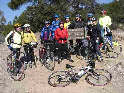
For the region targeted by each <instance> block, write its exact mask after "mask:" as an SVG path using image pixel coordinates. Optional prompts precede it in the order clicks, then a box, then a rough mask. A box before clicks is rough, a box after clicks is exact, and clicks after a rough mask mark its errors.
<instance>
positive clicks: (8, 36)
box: [5, 31, 13, 45]
mask: <svg viewBox="0 0 124 93" xmlns="http://www.w3.org/2000/svg"><path fill="white" fill-rule="evenodd" d="M12 34H13V31H11V32H10V33H9V34H8V35H7V36H6V37H5V43H6V44H7V45H9V38H10V37H11V36H12Z"/></svg>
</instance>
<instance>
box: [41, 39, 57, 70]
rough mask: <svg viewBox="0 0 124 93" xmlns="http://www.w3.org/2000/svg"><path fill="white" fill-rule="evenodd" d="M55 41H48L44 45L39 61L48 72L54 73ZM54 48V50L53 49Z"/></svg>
mask: <svg viewBox="0 0 124 93" xmlns="http://www.w3.org/2000/svg"><path fill="white" fill-rule="evenodd" d="M53 47H54V41H51V40H48V41H47V42H44V43H43V48H40V49H39V61H40V62H41V64H43V65H44V66H45V67H46V68H47V69H48V70H51V71H53V70H54V68H55V57H54V51H53ZM51 48H52V49H51Z"/></svg>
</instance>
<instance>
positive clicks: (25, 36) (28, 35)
mask: <svg viewBox="0 0 124 93" xmlns="http://www.w3.org/2000/svg"><path fill="white" fill-rule="evenodd" d="M21 35H22V43H23V44H25V43H31V42H32V41H35V42H37V39H36V37H35V34H34V33H33V32H32V31H31V32H22V33H21Z"/></svg>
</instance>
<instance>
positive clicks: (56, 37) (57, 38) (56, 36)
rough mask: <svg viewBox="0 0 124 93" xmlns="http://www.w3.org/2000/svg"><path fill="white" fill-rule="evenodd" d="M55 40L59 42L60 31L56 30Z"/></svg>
mask: <svg viewBox="0 0 124 93" xmlns="http://www.w3.org/2000/svg"><path fill="white" fill-rule="evenodd" d="M55 39H56V40H59V37H58V29H56V30H55Z"/></svg>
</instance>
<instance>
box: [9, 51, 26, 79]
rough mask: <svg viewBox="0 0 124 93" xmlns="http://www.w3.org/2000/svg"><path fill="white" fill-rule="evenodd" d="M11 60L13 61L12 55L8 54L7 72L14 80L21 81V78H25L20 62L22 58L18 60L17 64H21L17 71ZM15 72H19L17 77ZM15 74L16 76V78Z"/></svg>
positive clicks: (21, 63)
mask: <svg viewBox="0 0 124 93" xmlns="http://www.w3.org/2000/svg"><path fill="white" fill-rule="evenodd" d="M20 54H24V53H22V52H21V53H20ZM13 61H15V60H13V55H12V54H10V55H9V56H8V57H7V72H8V73H9V74H10V76H11V78H12V79H13V80H14V81H21V80H23V79H24V78H25V74H24V65H23V62H21V61H22V60H20V61H19V62H20V64H18V65H19V66H21V67H20V68H19V71H18V72H17V67H16V66H14V62H13ZM15 70H16V72H15ZM15 74H16V75H15ZM17 74H20V76H19V77H18V76H17ZM14 75H15V76H14ZM16 76H17V77H18V78H16Z"/></svg>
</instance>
